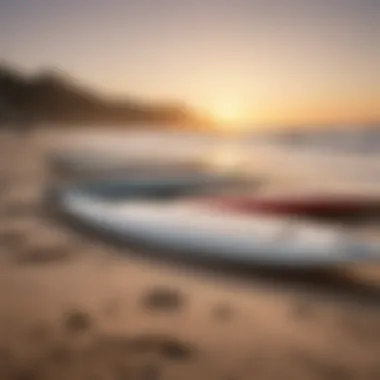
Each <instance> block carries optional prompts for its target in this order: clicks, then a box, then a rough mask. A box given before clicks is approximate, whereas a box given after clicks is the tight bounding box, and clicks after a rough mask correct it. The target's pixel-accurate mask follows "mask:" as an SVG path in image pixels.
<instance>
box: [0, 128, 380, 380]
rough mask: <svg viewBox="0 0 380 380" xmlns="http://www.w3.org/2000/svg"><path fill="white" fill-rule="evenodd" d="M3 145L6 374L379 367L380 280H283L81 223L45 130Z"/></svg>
mask: <svg viewBox="0 0 380 380" xmlns="http://www.w3.org/2000/svg"><path fill="white" fill-rule="evenodd" d="M0 148H1V160H0V161H1V163H0V173H1V174H0V175H1V177H0V242H1V244H0V292H1V296H0V379H2V380H6V379H20V380H21V379H23V380H24V379H25V380H26V379H28V380H32V379H70V380H75V379H86V380H90V379H94V380H95V379H96V380H103V379H104V380H111V379H112V380H113V379H115V380H126V379H139V380H155V379H165V380H166V379H167V380H170V379H181V380H186V379H189V380H190V379H199V380H201V379H205V380H213V379H220V380H222V379H223V380H235V379H236V380H240V379H241V380H243V379H247V380H248V379H249V380H251V379H259V380H260V379H268V380H269V379H292V380H296V379H374V380H375V379H380V360H379V359H380V307H379V304H380V296H379V295H378V294H380V292H379V293H377V292H376V291H373V292H372V293H373V294H372V293H371V294H372V296H371V297H372V298H371V299H372V301H374V302H364V300H361V299H359V298H355V299H346V298H345V299H341V298H339V297H335V296H330V297H327V296H326V294H328V295H329V294H330V291H328V292H327V293H326V292H325V293H324V294H325V296H324V295H321V294H320V293H318V294H317V293H315V292H313V291H311V290H307V288H306V285H304V286H303V285H302V282H301V285H300V286H298V288H297V289H294V288H293V287H289V286H287V285H286V284H282V283H281V282H280V281H281V280H279V282H277V284H278V285H277V287H273V286H269V285H268V284H267V283H265V282H264V283H263V282H262V281H258V280H256V279H255V276H254V275H253V274H252V275H248V276H247V274H245V275H240V274H237V273H224V272H221V273H217V272H215V271H212V272H209V271H208V270H203V271H201V270H198V271H197V270H195V269H190V268H185V267H183V266H176V265H169V264H166V263H159V262H157V261H153V260H149V259H147V257H146V256H144V255H139V252H138V250H135V251H134V252H132V251H128V249H126V248H121V247H116V246H113V245H112V244H109V243H106V242H103V241H101V240H99V239H94V238H92V237H90V236H87V235H82V234H81V233H79V232H78V231H75V230H73V229H71V228H70V226H67V225H64V224H63V223H62V221H60V220H59V218H54V217H53V216H52V213H50V211H51V210H48V209H47V207H46V205H45V204H44V202H43V194H44V189H45V187H46V186H47V185H48V184H49V183H50V182H49V181H50V180H51V178H50V177H49V176H50V174H49V173H48V172H47V171H46V159H45V158H44V149H45V146H44V143H43V139H39V138H38V137H35V136H29V137H16V136H6V135H3V136H1V137H0ZM345 273H346V272H345ZM347 273H348V272H347ZM379 273H380V270H379V267H378V266H373V265H372V266H370V267H367V268H364V267H361V268H358V267H355V268H349V276H351V277H352V278H355V280H357V281H358V282H363V281H364V282H366V283H367V284H370V285H371V286H372V285H373V286H376V285H378V283H380V275H379ZM331 293H332V292H331ZM377 301H378V302H377Z"/></svg>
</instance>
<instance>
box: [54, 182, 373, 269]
mask: <svg viewBox="0 0 380 380" xmlns="http://www.w3.org/2000/svg"><path fill="white" fill-rule="evenodd" d="M208 181H209V182H208V183H215V178H214V179H213V180H212V179H211V178H208ZM206 182H207V181H205V179H204V178H203V179H202V180H200V179H199V178H198V182H196V183H195V182H194V178H180V179H179V178H177V177H176V178H175V179H173V180H171V181H169V180H168V179H162V178H156V179H152V178H150V179H145V180H143V181H142V180H134V181H132V180H129V181H128V180H126V181H124V182H121V181H118V182H113V183H109V182H101V181H100V182H89V183H86V184H81V185H70V186H66V187H63V188H62V189H61V190H60V192H59V197H58V202H59V205H60V207H61V209H62V210H63V211H64V212H65V213H66V214H67V215H70V216H71V217H73V218H75V219H77V220H78V221H80V222H81V223H84V224H85V225H87V226H89V227H91V228H93V229H95V230H98V231H101V232H106V233H108V234H110V235H111V236H114V237H116V238H118V239H124V240H125V242H128V240H130V239H133V241H134V242H136V241H137V242H140V243H141V244H144V245H145V246H149V247H151V248H153V249H157V250H159V251H168V252H175V253H176V254H177V255H178V257H179V258H180V257H186V256H188V257H192V258H197V259H206V260H210V259H211V260H217V261H224V262H230V263H240V264H260V265H270V266H271V265H274V266H283V267H289V266H290V267H305V266H308V267H310V266H326V265H333V264H337V263H347V262H356V261H367V260H378V259H379V258H380V255H379V252H380V246H379V245H378V244H377V243H374V242H370V241H367V240H363V239H360V238H359V237H356V238H355V236H353V234H352V232H351V231H345V230H344V229H343V228H337V227H335V228H333V227H330V226H324V225H320V224H316V223H311V222H310V223H307V222H305V221H300V220H293V219H291V218H289V217H278V216H276V217H275V216H273V215H272V216H271V215H247V214H239V213H234V214H231V213H228V212H225V211H222V210H215V209H213V210H212V209H210V208H208V207H205V205H204V204H202V202H196V201H195V200H194V198H193V199H184V198H183V197H181V198H179V199H172V198H170V197H169V198H168V199H167V201H165V202H163V201H162V198H161V199H154V197H151V195H152V194H155V192H157V190H160V191H165V190H168V189H169V190H170V191H172V190H173V189H176V190H181V191H183V190H188V189H190V188H191V189H194V186H201V185H202V186H204V185H205V183H206ZM194 183H195V184H194ZM141 191H142V192H143V193H144V197H141ZM136 193H139V197H138V198H136ZM122 194H123V196H121V195H122Z"/></svg>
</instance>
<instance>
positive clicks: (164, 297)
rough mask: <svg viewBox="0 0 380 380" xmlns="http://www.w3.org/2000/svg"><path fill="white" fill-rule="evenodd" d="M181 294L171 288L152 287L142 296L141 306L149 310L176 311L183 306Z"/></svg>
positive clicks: (183, 298)
mask: <svg viewBox="0 0 380 380" xmlns="http://www.w3.org/2000/svg"><path fill="white" fill-rule="evenodd" d="M184 303H185V297H184V295H183V294H181V293H180V292H178V291H177V290H175V289H171V288H160V287H157V288H154V289H152V290H150V291H148V292H147V293H146V295H145V296H143V297H142V304H143V306H144V307H145V308H146V309H148V310H149V311H171V312H174V311H178V310H179V309H181V308H182V307H183V306H184Z"/></svg>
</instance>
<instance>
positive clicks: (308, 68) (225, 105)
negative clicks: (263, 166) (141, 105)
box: [0, 0, 380, 124]
mask: <svg viewBox="0 0 380 380" xmlns="http://www.w3.org/2000/svg"><path fill="white" fill-rule="evenodd" d="M0 59H3V60H6V61H8V62H12V63H16V64H17V65H19V66H20V67H21V68H23V69H26V70H28V71H29V70H30V71H34V70H36V69H39V68H41V67H47V68H50V67H54V68H60V69H62V70H64V71H66V72H67V73H69V74H70V75H71V76H73V77H74V78H77V79H78V80H80V81H81V82H83V83H85V84H86V85H89V86H92V87H93V88H94V89H96V90H99V91H102V92H104V93H106V94H110V95H128V96H129V95H130V96H136V97H140V98H146V99H152V100H160V101H161V100H165V101H166V100H179V101H183V102H185V103H188V104H189V105H191V106H194V107H196V108H197V109H199V110H202V111H205V112H208V113H210V114H213V115H214V116H215V117H220V118H225V119H226V120H227V119H228V118H230V119H234V118H235V119H236V120H237V119H240V120H241V121H242V120H244V121H245V120H249V121H252V123H266V122H279V123H281V122H282V123H311V124H312V123H320V122H328V121H333V122H334V121H335V122H340V121H353V122H356V121H359V122H360V121H365V120H373V119H379V120H380V0H189V1H187V0H107V1H106V0H0Z"/></svg>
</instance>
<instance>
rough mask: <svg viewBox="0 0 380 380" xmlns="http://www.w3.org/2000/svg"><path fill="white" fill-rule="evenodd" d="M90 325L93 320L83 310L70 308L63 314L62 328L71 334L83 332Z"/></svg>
mask: <svg viewBox="0 0 380 380" xmlns="http://www.w3.org/2000/svg"><path fill="white" fill-rule="evenodd" d="M92 327H93V320H92V318H91V316H90V314H88V313H86V312H84V311H80V310H72V311H69V312H67V313H66V315H65V316H64V328H65V330H66V331H67V332H68V333H71V334H73V335H75V334H82V333H85V332H87V331H88V330H90V329H91V328H92Z"/></svg>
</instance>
